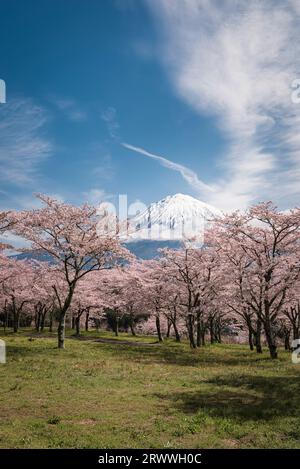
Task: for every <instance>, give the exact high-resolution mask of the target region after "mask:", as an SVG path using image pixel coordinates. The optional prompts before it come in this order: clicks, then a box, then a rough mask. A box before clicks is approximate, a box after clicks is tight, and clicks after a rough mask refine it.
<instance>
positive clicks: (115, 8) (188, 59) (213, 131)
mask: <svg viewBox="0 0 300 469" xmlns="http://www.w3.org/2000/svg"><path fill="white" fill-rule="evenodd" d="M238 5H239V7H238V8H237V7H236V2H235V1H234V0H226V1H224V2H220V1H217V0H215V1H214V0H211V1H209V2H207V1H206V0H172V2H170V1H169V0H149V1H147V0H89V1H88V2H86V1H83V0H26V1H25V0H0V78H1V79H3V80H5V82H6V87H7V102H6V104H0V208H1V209H5V208H18V209H20V208H27V207H32V206H34V204H35V202H34V198H33V196H32V195H33V193H35V192H45V193H47V194H50V195H53V196H55V197H59V198H61V199H63V200H65V201H68V202H72V203H76V204H78V203H81V202H83V201H89V202H92V203H98V202H99V200H100V199H103V198H105V199H110V198H111V197H114V196H115V195H116V194H119V193H122V194H123V193H125V194H128V199H129V202H134V201H136V200H141V201H143V202H144V203H146V204H148V203H150V202H152V201H156V200H159V199H161V198H163V197H164V196H166V195H168V194H174V193H177V192H183V193H187V194H190V195H193V196H195V197H198V198H200V199H201V200H203V201H205V202H208V203H211V204H213V205H215V206H217V207H218V208H221V209H224V210H227V209H229V210H231V209H234V208H244V207H246V206H247V205H249V204H251V203H255V202H257V201H260V200H266V199H268V200H269V199H272V200H274V201H275V202H276V203H278V204H279V205H280V206H281V207H283V208H286V207H289V206H291V205H296V204H297V203H298V197H299V191H300V185H299V182H300V153H299V150H300V136H299V124H300V104H297V103H295V102H292V100H291V93H292V84H293V82H294V80H296V79H297V78H298V77H299V76H300V53H299V52H300V51H299V42H300V41H299V32H298V31H299V26H300V8H299V2H298V1H292V0H290V1H289V0H287V1H282V2H280V1H277V2H275V1H274V2H273V1H269V0H265V1H261V2H255V1H254V2H246V1H243V0H241V1H240V2H238ZM275 5H276V8H274V6H275ZM124 144H125V145H124Z"/></svg>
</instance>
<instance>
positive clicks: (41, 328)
mask: <svg viewBox="0 0 300 469" xmlns="http://www.w3.org/2000/svg"><path fill="white" fill-rule="evenodd" d="M46 314H47V311H45V312H44V313H43V314H42V317H41V323H40V331H41V332H44V328H45V320H46Z"/></svg>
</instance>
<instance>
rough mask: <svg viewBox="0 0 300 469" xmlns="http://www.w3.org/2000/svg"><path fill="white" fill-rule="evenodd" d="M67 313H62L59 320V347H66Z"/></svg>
mask: <svg viewBox="0 0 300 469" xmlns="http://www.w3.org/2000/svg"><path fill="white" fill-rule="evenodd" d="M65 319H66V316H65V314H63V315H61V317H60V318H59V321H58V328H57V337H58V348H59V349H64V348H65V327H66V324H65V322H66V321H65Z"/></svg>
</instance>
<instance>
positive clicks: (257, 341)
mask: <svg viewBox="0 0 300 469" xmlns="http://www.w3.org/2000/svg"><path fill="white" fill-rule="evenodd" d="M261 329H262V323H261V321H260V320H259V319H258V320H257V323H256V334H255V347H256V352H257V353H262V346H261Z"/></svg>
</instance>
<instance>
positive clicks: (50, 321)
mask: <svg viewBox="0 0 300 469" xmlns="http://www.w3.org/2000/svg"><path fill="white" fill-rule="evenodd" d="M49 332H53V311H51V313H50V318H49Z"/></svg>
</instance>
